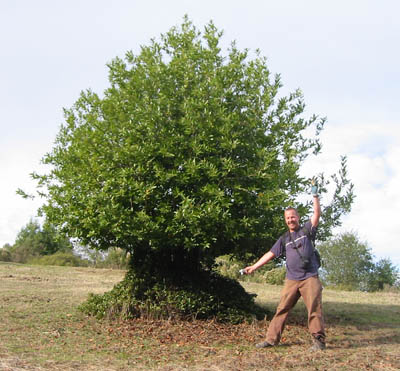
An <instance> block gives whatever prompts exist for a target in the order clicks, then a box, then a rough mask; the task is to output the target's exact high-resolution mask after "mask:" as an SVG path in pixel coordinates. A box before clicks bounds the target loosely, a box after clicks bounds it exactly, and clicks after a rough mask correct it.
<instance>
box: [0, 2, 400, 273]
mask: <svg viewBox="0 0 400 371" xmlns="http://www.w3.org/2000/svg"><path fill="white" fill-rule="evenodd" d="M185 14H187V15H188V16H189V18H190V19H191V20H192V21H193V22H194V24H195V25H196V26H197V27H199V28H202V27H203V26H204V25H205V24H206V23H207V22H208V21H210V20H213V21H214V23H215V24H216V26H217V27H218V28H219V29H222V30H224V37H223V40H224V43H225V45H224V47H228V45H229V44H230V42H231V41H233V40H236V42H237V45H238V47H239V48H240V49H243V48H249V49H250V50H255V49H260V51H261V54H262V55H264V56H266V57H267V60H268V66H269V68H270V69H271V71H272V72H273V73H280V74H281V77H282V82H283V84H284V88H283V90H282V92H283V93H286V92H290V91H293V90H295V89H297V88H300V89H301V90H302V91H303V93H304V98H305V102H306V105H307V113H310V114H311V113H315V114H317V115H320V116H322V117H325V116H326V117H327V119H328V121H327V124H326V126H325V130H324V132H323V134H322V140H323V144H324V147H323V153H322V154H321V155H320V156H318V158H316V159H313V160H312V161H309V162H308V163H307V164H305V166H304V170H303V171H304V173H305V174H308V175H312V174H314V173H318V172H321V171H324V172H326V173H327V174H330V173H332V172H334V171H336V170H337V169H338V167H339V162H340V156H341V155H347V157H348V167H349V176H350V178H351V179H352V181H353V182H354V184H355V192H356V194H357V198H356V201H355V203H354V206H353V211H352V212H351V214H350V215H348V216H346V217H345V218H344V219H343V221H344V222H343V227H342V229H341V230H352V231H356V232H357V233H358V234H359V236H360V238H361V239H362V240H363V241H366V242H368V244H369V246H370V247H371V249H372V251H373V253H374V254H375V256H376V257H377V258H382V257H389V258H390V259H391V260H392V261H393V262H395V263H396V264H397V265H399V266H400V252H399V251H400V249H398V247H397V241H398V237H397V233H396V232H397V227H398V224H399V222H398V219H397V214H398V211H397V210H399V208H400V196H399V194H398V190H399V189H400V165H399V162H398V159H399V158H400V129H399V128H400V127H399V117H400V112H399V107H400V105H399V103H398V102H399V99H400V72H399V65H400V51H399V48H398V45H400V22H398V19H397V18H398V14H400V3H399V2H398V1H395V0H381V1H379V2H378V1H369V0H352V1H344V0H337V1H317V0H307V1H298V0H279V1H277V0H276V1H267V0H259V1H256V0H253V1H247V2H243V1H235V0H233V1H232V0H230V1H228V0H219V1H215V0H214V1H209V0H203V1H201V2H197V1H196V2H195V1H189V0H187V1H184V0H180V1H179V0H172V1H171V0H170V1H161V0H160V1H152V0H147V1H134V0H130V1H127V0H126V1H125V0H113V1H104V0H85V1H81V0H79V1H77V0H68V1H67V0H58V1H54V0H53V1H51V0H36V1H30V0H2V1H1V2H0V40H1V45H2V47H1V49H0V56H1V59H0V60H1V68H0V82H1V84H0V122H1V137H0V170H1V173H2V175H3V176H2V178H1V182H0V198H1V205H2V213H1V216H0V246H3V245H4V244H5V243H13V242H14V240H15V237H16V234H17V233H18V231H19V230H20V229H21V228H22V227H23V226H24V225H25V224H26V223H27V222H28V221H29V219H30V218H31V217H34V216H35V211H36V209H37V208H38V206H39V205H40V201H39V200H36V201H26V200H22V199H21V198H19V197H18V196H17V195H16V194H15V191H16V189H17V188H19V187H21V188H24V189H25V190H27V191H31V190H33V188H34V183H33V182H32V181H31V180H30V177H29V173H30V172H32V171H34V170H40V169H41V167H40V164H39V162H40V158H41V157H42V156H43V154H44V153H45V152H47V151H49V150H50V149H51V147H52V144H53V142H54V139H55V136H56V134H57V132H58V129H59V126H60V124H61V123H62V122H63V114H62V109H63V108H68V107H70V106H71V105H72V104H73V103H74V102H75V101H76V99H77V98H78V96H79V93H80V91H82V90H85V89H88V88H90V89H92V90H94V91H96V92H98V93H101V92H102V91H103V90H104V89H105V88H106V87H107V68H106V64H107V63H108V62H110V61H111V60H112V59H113V58H115V57H116V56H120V57H122V56H123V55H124V54H125V52H126V51H128V50H133V52H138V50H139V48H140V45H144V44H147V43H148V42H149V40H150V39H151V38H153V37H155V38H157V37H159V35H160V34H161V33H164V32H166V31H168V30H169V29H170V28H171V27H172V26H175V25H179V24H180V23H181V21H182V19H183V16H184V15H185Z"/></svg>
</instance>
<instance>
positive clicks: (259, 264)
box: [244, 251, 275, 274]
mask: <svg viewBox="0 0 400 371" xmlns="http://www.w3.org/2000/svg"><path fill="white" fill-rule="evenodd" d="M274 258H275V254H274V253H273V252H272V251H268V252H267V253H265V254H264V255H263V256H262V257H261V258H260V259H259V260H258V261H257V262H256V263H254V264H253V265H250V266H249V267H246V268H244V273H245V274H252V273H253V272H254V271H255V270H256V269H258V268H260V267H262V266H263V265H264V264H267V263H268V262H269V261H270V260H272V259H274Z"/></svg>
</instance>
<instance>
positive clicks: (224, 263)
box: [215, 255, 286, 285]
mask: <svg viewBox="0 0 400 371" xmlns="http://www.w3.org/2000/svg"><path fill="white" fill-rule="evenodd" d="M216 263H217V265H216V268H215V270H216V271H217V272H218V273H219V274H221V275H222V276H224V277H228V278H232V279H235V280H239V281H245V282H256V283H270V284H272V285H281V284H283V281H284V279H285V275H286V269H285V268H284V267H280V268H276V264H275V263H274V262H270V263H268V264H266V265H264V266H263V267H261V268H259V269H257V270H256V271H255V272H254V273H253V274H251V275H243V276H242V275H241V274H240V273H239V271H240V269H242V268H244V267H246V266H247V264H246V263H244V262H240V261H238V260H235V259H232V258H231V257H230V256H228V255H223V256H220V257H218V258H217V259H216ZM272 271H274V272H272ZM269 272H272V273H269Z"/></svg>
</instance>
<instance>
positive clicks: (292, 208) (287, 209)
mask: <svg viewBox="0 0 400 371" xmlns="http://www.w3.org/2000/svg"><path fill="white" fill-rule="evenodd" d="M290 210H293V211H294V212H295V213H296V215H297V216H299V212H298V211H297V209H296V208H294V207H292V206H289V207H287V208H286V209H285V211H284V212H283V213H284V214H285V213H286V211H290Z"/></svg>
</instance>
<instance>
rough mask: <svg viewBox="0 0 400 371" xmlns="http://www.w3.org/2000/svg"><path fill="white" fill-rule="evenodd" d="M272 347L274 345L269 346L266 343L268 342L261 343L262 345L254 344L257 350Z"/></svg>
mask: <svg viewBox="0 0 400 371" xmlns="http://www.w3.org/2000/svg"><path fill="white" fill-rule="evenodd" d="M273 346H274V344H270V343H268V341H263V342H262V343H258V344H256V348H259V349H261V348H269V347H273Z"/></svg>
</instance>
